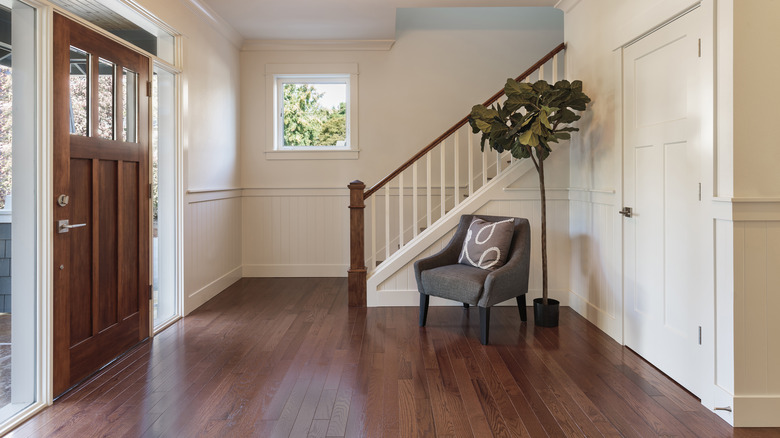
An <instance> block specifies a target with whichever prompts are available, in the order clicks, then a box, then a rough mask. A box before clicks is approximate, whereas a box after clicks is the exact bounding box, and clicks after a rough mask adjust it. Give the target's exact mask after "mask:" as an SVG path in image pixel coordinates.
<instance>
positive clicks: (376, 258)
mask: <svg viewBox="0 0 780 438" xmlns="http://www.w3.org/2000/svg"><path fill="white" fill-rule="evenodd" d="M564 49H565V45H564V44H563V43H561V44H560V45H559V46H558V47H556V48H555V49H553V50H552V51H551V52H550V53H548V54H547V55H545V56H544V57H543V58H542V59H540V60H539V61H538V62H537V63H536V64H534V65H533V66H531V68H529V69H528V70H526V71H525V72H523V74H521V75H520V76H518V77H517V78H516V79H517V80H518V81H526V82H530V81H531V80H533V81H536V80H539V79H546V80H548V81H552V82H555V81H557V80H558V79H559V77H558V70H559V56H558V55H559V54H560V52H562V51H563V50H564ZM545 71H547V72H548V73H549V74H547V75H545ZM503 96H504V90H503V89H502V90H500V91H499V92H497V93H496V94H494V95H493V96H491V97H490V98H489V99H488V100H487V101H485V103H484V105H485V106H490V105H492V104H493V103H495V102H497V101H498V100H499V99H502V98H503ZM479 140H480V138H479V134H473V133H472V132H471V127H470V126H469V124H468V115H467V116H466V117H464V118H462V119H461V120H460V121H459V122H458V123H456V124H455V125H453V126H452V127H451V128H450V129H448V130H447V131H446V132H444V133H443V134H442V135H440V136H439V137H438V138H436V139H435V140H433V141H432V142H431V143H429V144H428V145H427V146H426V147H424V148H423V149H422V150H421V151H420V152H418V153H417V154H415V155H414V156H413V157H412V158H410V159H409V160H408V161H407V162H406V163H404V164H403V165H401V166H400V167H399V168H398V169H396V170H395V171H393V172H392V173H391V174H390V175H388V176H386V177H385V178H384V179H382V180H381V181H379V182H378V183H376V184H374V185H373V186H372V187H371V188H369V189H368V190H366V186H365V184H364V183H363V182H361V181H353V182H352V183H350V184H349V186H348V187H349V189H350V206H349V208H350V269H349V271H348V284H349V286H348V287H349V305H350V306H352V307H364V306H366V305H368V306H377V305H386V304H388V303H387V302H382V301H381V300H379V299H378V297H377V291H378V288H379V286H380V285H381V284H382V282H384V281H386V280H387V279H388V278H390V277H391V276H392V275H394V274H396V273H397V272H399V270H401V269H408V268H409V264H410V263H412V262H413V261H414V260H416V259H417V258H419V257H420V256H421V254H422V253H423V252H424V251H426V250H427V249H428V248H429V247H431V245H433V244H435V243H436V242H438V241H440V240H442V238H443V237H445V236H446V235H447V234H448V233H449V232H451V231H452V229H453V228H454V227H455V226H456V225H457V223H458V220H459V218H460V216H461V215H463V214H470V213H474V212H476V211H477V210H478V209H479V208H480V207H482V206H484V205H485V204H486V203H488V202H489V201H491V200H493V199H496V198H497V197H500V196H501V194H502V193H503V191H504V188H506V187H508V186H509V184H511V183H512V182H514V181H516V180H517V179H518V178H519V177H520V176H522V175H523V174H525V173H526V172H528V171H529V170H530V169H533V164H531V163H529V162H516V161H515V159H514V158H512V156H511V155H510V154H509V153H508V152H504V153H503V154H499V153H497V152H495V151H493V150H491V149H490V148H488V147H487V145H486V147H485V151H484V152H482V151H480V148H479ZM366 210H367V211H366Z"/></svg>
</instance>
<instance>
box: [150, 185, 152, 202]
mask: <svg viewBox="0 0 780 438" xmlns="http://www.w3.org/2000/svg"><path fill="white" fill-rule="evenodd" d="M149 199H152V183H149Z"/></svg>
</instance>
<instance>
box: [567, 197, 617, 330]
mask: <svg viewBox="0 0 780 438" xmlns="http://www.w3.org/2000/svg"><path fill="white" fill-rule="evenodd" d="M618 202H619V199H618V198H617V196H616V193H615V190H594V189H579V188H577V189H569V209H570V216H569V236H568V237H569V242H570V245H571V271H570V288H571V295H570V297H569V305H570V306H571V307H572V309H574V310H576V311H577V313H579V314H580V315H582V316H584V317H585V318H587V319H588V321H590V322H592V323H593V324H595V325H596V326H597V327H598V328H600V329H601V330H604V332H606V333H607V334H608V335H610V336H611V337H613V338H614V339H615V340H617V341H618V342H622V339H623V313H622V312H623V290H622V286H621V266H622V265H621V261H622V259H621V254H622V250H621V244H622V240H621V230H622V228H621V219H622V216H620V215H619V214H618V213H617V211H618V210H619V207H618V206H617V203H618Z"/></svg>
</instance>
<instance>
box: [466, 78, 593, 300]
mask: <svg viewBox="0 0 780 438" xmlns="http://www.w3.org/2000/svg"><path fill="white" fill-rule="evenodd" d="M504 92H505V94H506V97H507V98H506V101H504V103H503V105H502V104H500V103H495V104H493V106H492V107H490V108H487V107H485V106H484V105H474V107H473V108H472V109H471V115H470V117H469V124H470V125H471V128H472V129H473V131H474V133H475V134H476V133H478V132H481V133H482V140H481V142H480V147H481V148H482V151H484V150H485V143H486V142H487V143H488V144H489V145H490V148H491V149H494V150H495V151H497V152H499V153H501V152H504V151H510V152H511V154H512V156H513V157H515V158H517V159H524V158H530V159H531V161H533V163H534V167H536V171H537V173H538V174H539V190H540V192H541V201H542V224H541V225H542V300H543V303H544V305H547V200H546V195H545V189H544V160H545V159H547V157H548V156H549V155H550V153H551V152H552V149H551V148H550V143H558V140H568V139H570V138H571V134H570V133H571V132H574V131H578V130H579V129H578V128H575V127H572V126H570V125H571V124H572V123H574V122H576V121H577V120H579V119H580V115H579V114H577V113H576V112H575V111H584V110H585V108H586V106H587V104H588V103H589V102H590V98H589V97H588V96H587V95H586V94H585V93H583V92H582V81H573V82H569V81H566V80H563V81H558V82H556V83H555V84H554V85H550V84H549V83H547V81H544V80H540V81H537V82H535V83H533V84H530V83H525V82H517V81H516V80H514V79H511V78H510V79H507V81H506V85H505V86H504Z"/></svg>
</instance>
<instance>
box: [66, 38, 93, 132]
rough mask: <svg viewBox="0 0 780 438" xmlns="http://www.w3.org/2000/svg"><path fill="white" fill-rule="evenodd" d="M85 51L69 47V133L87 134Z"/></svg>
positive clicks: (87, 68)
mask: <svg viewBox="0 0 780 438" xmlns="http://www.w3.org/2000/svg"><path fill="white" fill-rule="evenodd" d="M89 61H90V56H89V54H88V53H87V52H85V51H83V50H81V49H77V48H75V47H71V48H70V133H71V134H76V135H83V136H87V135H89V134H88V133H89V105H88V102H89V72H90V69H89V64H90V62H89Z"/></svg>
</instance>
